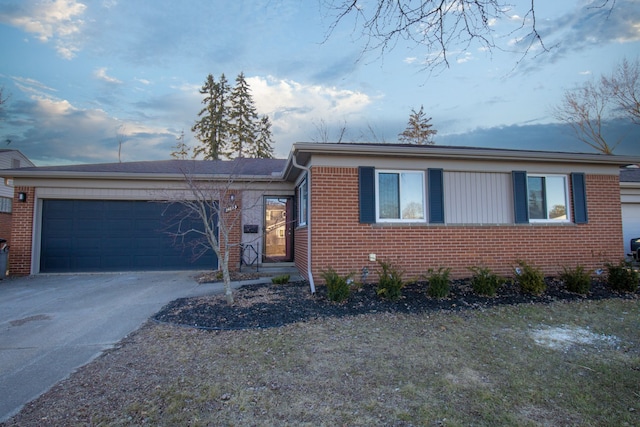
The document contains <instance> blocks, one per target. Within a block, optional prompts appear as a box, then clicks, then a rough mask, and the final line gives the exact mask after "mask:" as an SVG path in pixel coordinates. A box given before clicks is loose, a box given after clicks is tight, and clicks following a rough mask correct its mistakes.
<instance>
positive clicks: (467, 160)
mask: <svg viewBox="0 0 640 427" xmlns="http://www.w3.org/2000/svg"><path fill="white" fill-rule="evenodd" d="M638 162H640V159H638V158H627V157H620V156H607V155H599V154H576V153H557V152H537V151H522V150H501V149H484V148H463V147H443V146H416V145H399V144H342V143H340V144H319V143H296V144H294V145H293V147H292V150H291V152H290V155H289V157H288V159H286V160H284V159H282V160H276V159H271V160H265V159H236V160H234V161H218V162H216V161H191V160H185V161H179V160H173V161H158V162H133V163H116V164H106V165H74V166H57V167H43V168H27V169H21V170H11V171H6V172H5V176H10V177H11V178H13V179H14V180H15V185H16V196H15V198H14V203H15V204H16V208H15V209H14V214H15V215H14V216H15V220H14V234H13V239H14V243H13V249H12V252H11V253H10V269H11V272H12V274H33V273H38V272H47V271H51V272H53V271H96V270H98V271H104V270H126V269H168V268H171V269H177V268H191V269H193V268H196V269H202V268H212V267H215V266H216V265H217V263H216V260H215V259H213V260H212V259H210V260H209V261H207V262H205V263H203V264H198V263H196V264H193V263H191V262H190V261H189V260H188V259H187V257H186V256H185V255H184V253H183V252H179V251H177V249H176V248H175V247H172V245H170V244H169V243H168V241H167V240H166V232H165V231H166V230H164V231H163V228H162V226H161V222H160V218H161V217H162V210H158V209H159V208H149V206H154V205H161V204H158V203H149V202H150V201H158V200H166V199H167V193H168V192H173V193H175V194H179V193H180V192H182V193H184V182H185V175H184V173H183V171H184V169H185V168H187V167H188V168H190V169H189V170H191V172H192V176H193V177H194V178H195V179H196V180H200V181H205V180H206V181H210V182H212V181H217V182H220V183H222V182H227V183H230V185H229V186H228V187H227V189H228V190H232V191H229V192H227V193H226V196H225V197H228V196H229V195H230V194H231V195H233V199H234V201H231V205H229V206H233V209H232V211H231V212H230V213H233V212H236V213H237V214H239V215H240V217H239V222H238V226H237V227H236V229H235V232H234V233H235V234H234V237H233V239H234V240H235V242H234V244H240V243H242V244H243V247H244V248H245V252H243V255H244V256H247V257H248V259H244V258H243V259H244V261H245V262H247V263H253V262H257V263H259V264H264V263H269V262H275V263H282V262H286V263H293V264H294V265H295V266H296V267H297V268H298V269H299V270H300V272H301V273H302V274H303V275H304V276H305V277H307V278H308V279H310V281H311V284H312V286H313V284H314V282H315V281H318V280H319V278H320V272H321V271H322V270H324V269H327V268H328V267H332V268H334V269H335V270H337V271H338V272H340V273H349V272H354V273H359V272H361V271H362V269H363V268H365V267H366V268H367V269H368V270H369V271H374V270H375V269H376V265H377V264H376V261H377V260H384V261H390V262H393V263H395V264H397V265H398V266H400V267H401V268H402V269H404V271H405V273H406V276H407V277H412V276H418V275H420V274H423V273H425V272H426V271H427V269H429V268H438V267H440V266H442V267H449V268H451V269H452V275H453V276H455V277H463V276H468V275H469V271H468V267H471V266H480V265H482V266H487V267H490V268H492V269H493V270H494V271H496V272H497V273H501V274H508V273H510V271H511V268H512V266H513V265H514V263H515V262H516V260H518V259H522V260H525V261H527V262H528V263H531V264H533V265H536V266H538V267H540V268H541V269H542V270H543V271H544V272H545V273H547V274H555V273H557V272H558V271H559V269H561V268H562V266H565V265H566V266H574V265H575V264H577V263H580V264H582V265H584V266H585V267H588V268H594V269H595V268H599V267H601V266H602V264H603V262H606V261H616V260H618V259H620V258H622V257H623V256H624V249H623V245H622V244H621V242H622V240H623V237H622V218H621V202H620V183H619V168H620V166H623V165H627V164H631V163H638ZM231 174H232V175H233V180H231V181H230V179H229V177H230V176H231ZM20 194H24V196H25V197H26V201H25V202H21V203H18V202H17V201H16V200H17V198H18V197H19V195H20ZM125 202H126V203H125ZM220 203H224V204H225V206H226V205H227V204H229V203H230V202H229V199H225V198H224V197H223V198H221V201H220ZM164 206H165V207H166V204H164ZM154 209H155V210H154ZM230 209H231V208H230ZM225 212H226V209H225ZM272 233H275V234H272ZM118 240H120V247H126V248H127V251H128V252H127V254H126V255H125V256H116V255H114V251H116V253H117V251H118V250H119V249H118V247H119V246H118ZM145 241H148V242H147V243H146V244H144V242H145ZM16 246H17V248H16ZM159 247H163V248H164V249H165V252H161V251H160V250H159V249H158V248H159ZM170 248H173V249H170ZM254 255H255V256H254ZM252 257H253V258H252ZM174 258H175V260H174V261H175V262H167V261H166V260H168V259H174ZM154 259H155V260H157V259H161V260H165V261H162V262H159V263H158V262H155V263H154ZM79 260H80V261H81V262H79ZM131 260H137V261H136V262H134V263H132V261H131ZM240 261H241V253H240V251H233V252H232V260H231V263H230V265H231V266H232V268H238V267H239V266H240ZM371 277H373V276H371Z"/></svg>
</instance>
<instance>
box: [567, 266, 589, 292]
mask: <svg viewBox="0 0 640 427" xmlns="http://www.w3.org/2000/svg"><path fill="white" fill-rule="evenodd" d="M560 280H562V281H563V282H564V284H565V285H566V286H567V290H568V291H569V292H575V293H577V294H582V295H586V294H588V293H589V291H590V290H591V274H589V272H588V271H586V270H585V269H584V266H582V265H576V267H575V268H573V269H571V268H568V267H566V266H565V267H563V268H562V273H560Z"/></svg>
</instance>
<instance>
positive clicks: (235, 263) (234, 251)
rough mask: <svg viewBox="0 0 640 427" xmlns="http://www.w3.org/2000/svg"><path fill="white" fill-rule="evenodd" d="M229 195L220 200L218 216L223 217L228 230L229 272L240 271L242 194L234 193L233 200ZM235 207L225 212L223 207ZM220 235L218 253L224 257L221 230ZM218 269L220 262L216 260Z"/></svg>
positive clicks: (220, 265)
mask: <svg viewBox="0 0 640 427" xmlns="http://www.w3.org/2000/svg"><path fill="white" fill-rule="evenodd" d="M230 196H231V193H229V194H227V195H225V197H224V198H223V200H222V207H221V209H220V214H221V215H223V216H224V220H223V221H222V223H224V224H226V227H227V229H228V230H229V271H238V270H239V269H240V243H241V241H242V194H241V193H234V196H235V200H234V201H233V202H232V201H231V199H230ZM231 206H236V208H234V209H232V210H230V211H229V212H225V207H231ZM219 234H220V252H221V253H222V254H223V256H224V251H225V244H224V238H223V233H222V230H220V232H219ZM218 267H219V268H222V260H218Z"/></svg>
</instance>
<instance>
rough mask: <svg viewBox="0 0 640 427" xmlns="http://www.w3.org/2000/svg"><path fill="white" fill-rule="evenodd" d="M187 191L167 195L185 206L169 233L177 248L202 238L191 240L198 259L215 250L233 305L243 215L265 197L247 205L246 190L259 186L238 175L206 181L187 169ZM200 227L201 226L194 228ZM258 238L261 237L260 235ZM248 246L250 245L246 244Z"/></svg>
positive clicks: (227, 298) (226, 295)
mask: <svg viewBox="0 0 640 427" xmlns="http://www.w3.org/2000/svg"><path fill="white" fill-rule="evenodd" d="M183 175H184V191H183V192H178V193H177V194H167V197H166V199H167V203H170V204H173V205H175V204H178V205H180V206H181V207H182V209H180V210H179V213H178V214H177V215H176V216H175V217H173V218H171V219H170V223H171V224H170V225H169V227H168V230H170V231H168V233H169V234H171V235H172V237H173V238H174V242H175V244H176V245H180V244H182V243H184V242H185V241H186V238H187V236H190V237H193V236H194V235H196V236H198V238H196V239H190V240H189V246H190V248H191V250H192V254H193V257H194V259H197V258H199V257H201V256H204V255H205V254H206V253H207V252H208V251H210V250H212V251H213V252H214V253H215V254H216V256H217V258H218V269H219V270H220V271H221V272H222V279H223V283H224V292H225V298H226V301H227V303H228V304H229V305H232V304H233V303H234V298H233V290H232V288H231V274H230V266H229V262H230V256H231V254H232V253H233V251H236V253H239V252H240V247H239V246H240V245H241V244H242V243H243V242H242V238H241V236H242V229H241V227H242V215H243V212H245V211H247V210H249V209H253V208H255V207H256V206H257V205H258V204H259V203H260V202H261V200H262V197H254V199H253V201H251V200H250V201H249V202H248V203H247V205H246V206H243V202H245V200H244V199H243V197H242V195H243V193H244V191H245V190H247V189H249V188H252V187H255V185H252V183H250V182H246V181H243V180H241V179H239V176H238V174H237V173H231V174H228V175H226V176H225V177H220V176H218V177H217V178H205V177H203V176H202V175H196V174H194V173H192V171H187V170H183ZM193 224H197V226H193ZM255 238H256V239H258V238H260V236H259V235H256V237H255ZM244 243H247V242H244Z"/></svg>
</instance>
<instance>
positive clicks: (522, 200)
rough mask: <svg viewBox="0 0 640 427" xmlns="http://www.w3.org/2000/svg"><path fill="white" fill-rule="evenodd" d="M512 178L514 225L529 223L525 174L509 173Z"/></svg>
mask: <svg viewBox="0 0 640 427" xmlns="http://www.w3.org/2000/svg"><path fill="white" fill-rule="evenodd" d="M511 177H512V178H513V213H514V217H515V222H516V224H526V223H528V222H529V202H528V200H527V173H526V172H522V171H513V172H511Z"/></svg>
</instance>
